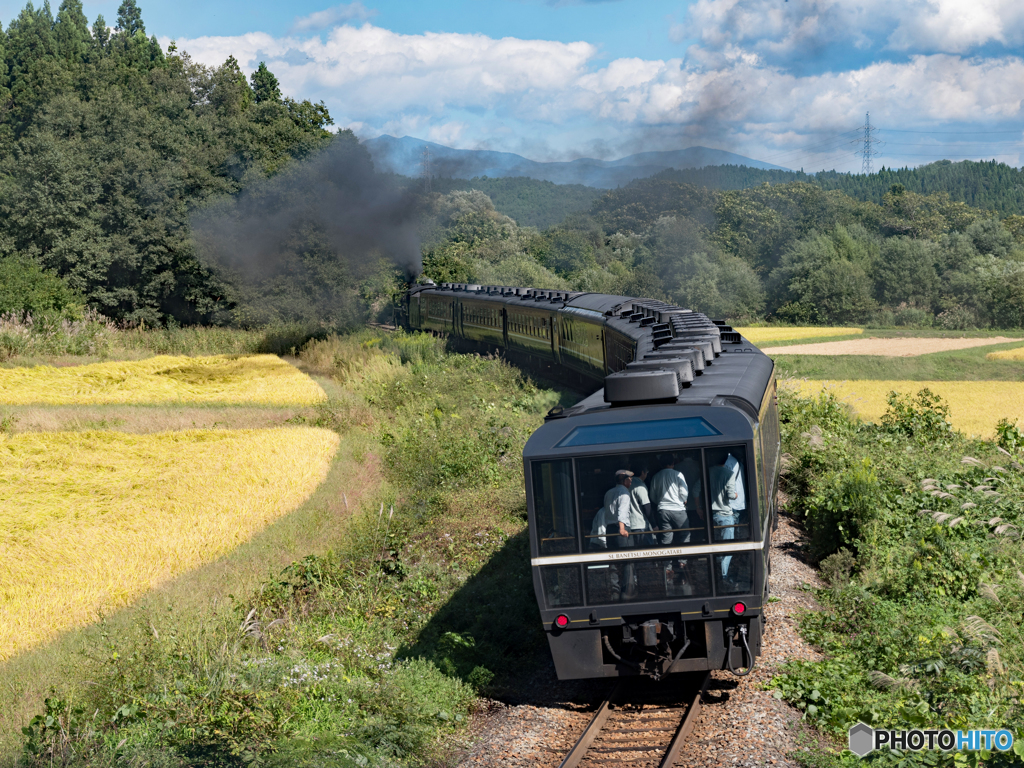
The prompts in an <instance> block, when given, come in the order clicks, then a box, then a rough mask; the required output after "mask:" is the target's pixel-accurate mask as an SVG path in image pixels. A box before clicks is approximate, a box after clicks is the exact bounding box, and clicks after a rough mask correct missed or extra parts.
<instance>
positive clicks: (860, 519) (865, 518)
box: [806, 459, 879, 559]
mask: <svg viewBox="0 0 1024 768" xmlns="http://www.w3.org/2000/svg"><path fill="white" fill-rule="evenodd" d="M878 491H879V487H878V477H877V476H876V475H875V473H874V472H873V471H872V469H871V463H870V462H869V461H868V460H867V459H865V460H864V462H863V464H862V465H861V466H860V467H857V468H852V469H848V470H847V471H845V472H841V473H838V474H836V475H835V476H834V477H833V478H832V482H831V483H829V484H827V485H826V486H825V487H824V488H822V489H821V490H820V491H818V493H816V494H815V495H814V496H813V497H812V498H811V499H809V500H808V502H807V510H806V516H807V528H808V530H809V533H810V535H811V554H812V555H814V557H816V558H818V559H822V558H825V557H826V556H828V555H831V554H832V553H833V552H836V551H837V550H839V549H840V548H841V547H849V546H855V545H856V543H857V541H858V540H859V539H860V537H861V535H862V534H863V533H864V532H865V530H866V527H867V525H868V523H869V522H870V521H871V520H873V519H874V517H875V509H876V502H877V498H876V496H877V494H878Z"/></svg>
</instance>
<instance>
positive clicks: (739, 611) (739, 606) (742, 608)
mask: <svg viewBox="0 0 1024 768" xmlns="http://www.w3.org/2000/svg"><path fill="white" fill-rule="evenodd" d="M732 612H733V613H735V614H736V615H737V616H742V615H743V614H744V613H746V612H747V606H746V603H736V604H735V605H733V607H732Z"/></svg>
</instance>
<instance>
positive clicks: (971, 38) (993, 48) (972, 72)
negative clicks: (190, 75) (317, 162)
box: [0, 0, 1024, 172]
mask: <svg viewBox="0 0 1024 768" xmlns="http://www.w3.org/2000/svg"><path fill="white" fill-rule="evenodd" d="M138 2H139V5H140V7H141V9H142V15H143V19H144V21H145V23H146V28H147V32H149V33H150V34H155V35H156V36H157V38H158V39H159V40H160V41H161V43H162V44H164V45H167V44H168V43H169V42H170V41H171V40H172V39H174V40H175V41H176V42H177V45H178V47H179V49H184V50H186V51H188V52H189V53H190V54H191V55H192V57H193V58H194V59H196V60H198V61H201V62H203V63H204V64H207V65H210V66H215V65H218V64H220V63H222V62H223V61H224V60H225V59H226V58H227V57H228V56H229V55H233V56H235V58H236V59H238V61H239V63H240V64H241V66H242V68H243V69H244V70H245V71H246V72H247V73H248V72H251V71H252V70H253V69H255V67H256V66H258V64H259V63H260V62H261V61H265V62H266V64H267V66H268V67H269V68H270V70H271V71H272V72H273V73H274V74H275V75H276V76H277V77H278V79H279V80H280V82H281V86H282V90H283V91H284V93H285V94H286V95H288V96H291V97H293V98H298V99H311V100H313V101H320V100H322V101H323V102H324V103H325V104H326V105H327V106H328V108H329V109H330V113H331V115H332V117H333V118H334V121H335V123H336V125H337V126H338V127H340V128H351V129H352V130H353V131H355V132H356V134H357V135H359V136H360V137H361V138H371V137H373V136H378V135H380V134H384V133H386V134H391V135H393V136H405V135H408V136H416V137H418V138H423V139H428V140H431V141H436V142H438V143H441V144H445V145H448V146H453V147H459V148H464V149H496V150H503V151H509V152H517V153H519V154H522V155H525V156H527V157H530V158H532V159H536V160H566V159H573V158H576V157H601V158H605V159H614V158H618V157H622V156H624V155H628V154H631V153H634V152H641V151H648V150H658V149H680V148H684V147H688V146H698V145H699V146H706V147H712V148H717V149H724V150H728V151H731V152H737V153H739V154H742V155H746V156H748V157H753V158H756V159H759V160H763V161H766V162H770V163H774V164H776V165H780V166H783V167H787V168H793V169H799V168H803V169H804V170H807V171H816V170H820V169H833V168H834V169H836V170H840V171H852V172H859V171H860V170H861V165H862V160H863V156H862V155H861V154H859V151H860V150H862V149H863V138H864V130H863V126H864V124H865V120H866V118H865V115H866V113H868V112H870V123H871V125H872V126H874V127H875V128H876V129H877V132H876V133H873V134H872V136H873V137H874V138H877V139H878V141H879V143H877V144H872V145H871V148H872V149H873V150H874V151H875V152H877V153H878V154H877V156H874V157H873V158H872V162H873V167H874V168H875V169H876V170H877V169H878V168H879V167H881V166H883V165H884V166H887V167H902V166H903V165H910V166H915V165H921V164H924V163H928V162H932V161H934V160H938V159H943V158H945V159H950V160H959V159H996V160H999V161H1002V162H1005V163H1007V164H1009V165H1013V166H1017V167H1019V166H1021V164H1022V159H1021V158H1022V154H1024V104H1022V98H1024V3H1022V2H1021V1H1020V0H694V1H693V2H685V1H682V2H681V1H679V0H675V1H672V0H451V1H450V2H430V0H419V1H418V2H416V1H415V0H380V1H378V2H375V1H374V0H357V1H356V2H351V3H342V4H331V3H330V2H317V0H293V2H291V3H281V2H279V1H276V2H270V1H269V0H245V2H242V0H212V1H210V0H207V1H206V2H202V1H201V0H173V1H172V0H138ZM118 3H119V0H113V1H112V2H108V1H107V0H104V1H103V2H90V1H89V0H86V1H85V3H84V5H85V11H86V14H87V15H88V16H89V17H90V19H92V18H94V17H95V15H96V14H97V13H102V14H103V15H104V16H105V18H106V20H107V21H108V23H110V24H113V22H114V19H115V18H116V16H117V5H118ZM54 5H55V6H56V5H57V2H56V0H54ZM19 7H20V6H19V5H17V4H14V3H10V2H8V0H0V18H5V19H10V18H11V17H13V16H14V15H15V13H16V12H17V10H18V9H19Z"/></svg>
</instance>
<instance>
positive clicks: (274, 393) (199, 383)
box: [0, 355, 326, 405]
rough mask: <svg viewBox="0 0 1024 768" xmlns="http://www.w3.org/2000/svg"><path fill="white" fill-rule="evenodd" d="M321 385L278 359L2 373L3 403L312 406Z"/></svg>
mask: <svg viewBox="0 0 1024 768" xmlns="http://www.w3.org/2000/svg"><path fill="white" fill-rule="evenodd" d="M325 398H326V395H325V394H324V391H323V389H321V388H320V385H319V384H317V383H316V382H314V381H313V380H312V379H310V378H309V377H308V376H306V375H305V374H303V373H301V372H300V371H298V370H297V369H295V368H294V367H293V366H291V365H289V364H288V363H286V362H284V361H283V360H281V359H280V358H278V357H276V356H274V355H250V356H244V357H234V356H228V355H214V356H208V357H185V356H177V357H170V356H166V355H157V356H156V357H150V358H146V359H145V360H135V361H127V362H121V361H119V362H106V363H93V364H90V365H77V366H67V367H63V368H54V367H50V366H35V367H32V368H26V367H18V368H5V369H0V403H6V404H9V405H25V404H36V403H43V404H49V405H96V404H137V403H150V404H154V403H156V404H159V403H262V404H268V405H311V404H313V403H316V402H318V401H320V400H323V399H325Z"/></svg>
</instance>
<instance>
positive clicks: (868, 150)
mask: <svg viewBox="0 0 1024 768" xmlns="http://www.w3.org/2000/svg"><path fill="white" fill-rule="evenodd" d="M863 131H864V138H863V139H858V140H857V143H859V144H862V145H863V147H862V149H861V150H860V155H861V158H862V160H861V164H860V172H861V173H863V174H864V175H865V176H869V175H871V173H872V172H873V171H872V168H871V158H872V157H875V156H877V155H880V154H881V152H879V151H878V150H877V149H875V146H874V145H875V144H881V143H882V142H881V141H879V140H878V139H877V138H875V136H874V134H875V133H876V132H877V131H878V129H877V128H875V127H874V126H873V125H871V113H870V112H865V113H864V126H863Z"/></svg>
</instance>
